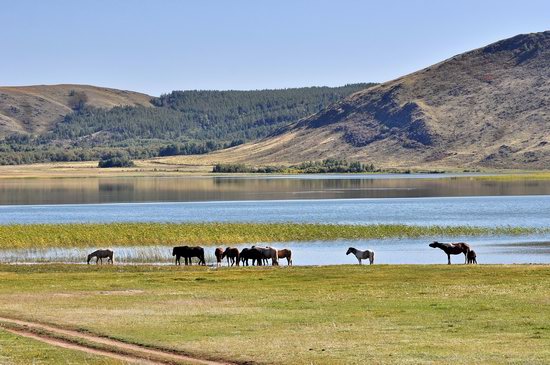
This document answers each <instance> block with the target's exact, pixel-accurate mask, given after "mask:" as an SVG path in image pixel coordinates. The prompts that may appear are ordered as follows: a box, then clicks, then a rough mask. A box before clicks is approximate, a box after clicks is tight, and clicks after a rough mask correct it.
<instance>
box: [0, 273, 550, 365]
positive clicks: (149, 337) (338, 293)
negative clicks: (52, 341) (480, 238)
mask: <svg viewBox="0 0 550 365" xmlns="http://www.w3.org/2000/svg"><path fill="white" fill-rule="evenodd" d="M0 278H1V280H0V315H4V316H9V317H15V318H22V319H28V320H35V321H42V322H45V323H53V324H56V325H61V326H65V327H68V328H74V329H83V330H87V331H90V332H92V333H96V334H102V335H106V336H110V337H113V338H117V339H122V340H125V341H128V342H133V343H139V344H147V345H151V346H157V347H162V348H168V349H177V350H181V351H185V352H187V353H189V354H193V355H196V356H205V357H209V358H216V359H225V360H231V361H236V362H240V363H245V362H247V363H257V364H365V363H391V364H431V363H438V364H445V363H446V364H472V363H493V364H502V363H510V364H526V363H529V364H547V363H549V362H550V346H549V344H550V322H549V321H548V318H550V305H549V304H550V303H549V301H548V298H549V294H550V266H548V265H510V266H507V265H499V266H490V265H475V266H472V265H453V266H447V265H426V266H422V265H395V266H389V265H373V266H362V267H360V266H358V265H349V266H348V265H345V266H325V267H290V268H289V267H284V268H282V267H280V268H273V267H264V268H237V269H231V270H228V269H217V270H214V269H208V268H198V267H193V268H176V267H172V266H170V267H158V266H124V267H120V266H119V267H117V266H114V267H110V266H103V267H96V266H80V265H30V266H29V265H16V266H13V265H0ZM14 341H20V342H18V343H20V344H23V343H25V341H29V340H26V339H21V340H19V339H15V338H13V337H12V336H11V335H9V334H8V335H6V334H5V333H3V332H0V344H7V343H13V342H14ZM31 342H32V341H31ZM0 346H1V345H0ZM29 346H31V347H29V348H30V349H32V350H33V351H34V350H36V349H37V348H41V347H40V346H42V345H39V344H35V343H31V344H30V345H29ZM46 350H47V351H46ZM46 350H44V351H45V352H44V355H42V358H43V359H44V361H43V362H39V363H44V364H58V363H64V362H57V361H56V359H57V358H58V357H56V356H61V355H60V354H61V353H62V352H63V351H64V350H59V351H60V354H51V355H48V354H49V352H48V351H49V350H48V349H46ZM27 351H29V350H28V348H27V347H26V346H22V345H21V346H18V347H12V346H10V347H9V349H7V347H4V348H0V354H1V356H3V359H6V362H7V363H15V364H18V363H24V361H22V360H18V359H24V358H25V356H26V355H25V353H26V352H27ZM48 356H51V357H48ZM68 356H69V358H70V356H72V355H68ZM75 356H76V355H75ZM82 356H84V355H82ZM48 359H50V360H51V361H50V360H48ZM74 359H75V361H74V362H73V363H80V362H78V361H76V359H77V358H74ZM94 361H95V360H94ZM85 363H86V362H85ZM87 363H91V364H96V363H100V362H92V361H90V362H87Z"/></svg>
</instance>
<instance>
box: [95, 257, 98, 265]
mask: <svg viewBox="0 0 550 365" xmlns="http://www.w3.org/2000/svg"><path fill="white" fill-rule="evenodd" d="M95 264H96V265H99V256H97V257H96V258H95Z"/></svg>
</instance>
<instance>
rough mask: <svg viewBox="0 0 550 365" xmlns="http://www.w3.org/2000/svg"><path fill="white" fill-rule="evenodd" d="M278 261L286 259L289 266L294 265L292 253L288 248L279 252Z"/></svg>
mask: <svg viewBox="0 0 550 365" xmlns="http://www.w3.org/2000/svg"><path fill="white" fill-rule="evenodd" d="M277 258H278V259H286V261H287V264H288V266H291V265H292V251H290V250H289V249H287V248H284V249H282V250H279V251H277Z"/></svg>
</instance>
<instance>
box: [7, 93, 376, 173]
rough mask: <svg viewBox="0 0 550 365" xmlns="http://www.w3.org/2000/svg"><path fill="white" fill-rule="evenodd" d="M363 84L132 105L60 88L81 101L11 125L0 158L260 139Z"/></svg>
mask: <svg viewBox="0 0 550 365" xmlns="http://www.w3.org/2000/svg"><path fill="white" fill-rule="evenodd" d="M369 86H372V85H371V84H353V85H346V86H342V87H335V88H330V87H310V88H297V89H283V90H256V91H174V92H172V93H170V94H166V95H162V96H160V97H158V98H151V99H150V100H148V101H147V103H143V104H141V105H137V106H136V105H125V106H115V105H114V104H113V105H108V106H107V107H105V105H104V104H101V103H99V101H98V100H97V98H96V97H95V96H93V95H90V96H88V91H86V90H73V89H71V90H69V91H67V93H66V94H63V95H62V96H63V97H64V98H66V99H67V100H64V102H65V104H71V93H72V94H75V93H76V96H77V97H78V96H80V95H84V97H85V99H86V101H85V102H82V103H80V104H78V103H76V105H75V101H74V100H72V104H73V105H71V106H72V111H71V109H70V108H69V107H68V106H66V105H64V104H62V103H58V104H59V105H58V104H53V105H57V106H58V107H59V108H64V109H63V110H62V111H59V110H57V109H56V112H57V113H58V114H57V118H58V119H59V118H61V119H59V120H57V121H56V122H52V121H50V122H49V124H48V125H47V126H42V125H41V126H40V128H39V127H38V126H37V125H33V124H32V121H29V123H28V124H29V126H28V127H26V129H25V128H24V127H21V128H15V127H14V130H13V132H17V133H12V134H8V135H6V136H5V138H4V139H3V140H2V139H0V164H20V163H34V162H48V161H82V160H90V159H97V158H98V157H99V156H100V155H102V154H105V153H107V152H109V151H114V150H118V151H121V150H123V151H125V153H128V154H129V155H130V156H131V157H132V158H148V157H155V156H166V155H180V154H200V153H205V152H209V151H212V150H216V149H220V148H227V147H231V146H235V145H238V144H242V143H244V142H245V141H250V140H256V139H260V138H263V137H265V136H267V135H270V134H272V133H273V132H275V131H276V130H278V129H279V128H282V127H286V126H287V125H289V124H291V123H293V122H296V121H297V120H299V119H301V118H303V117H306V116H308V115H310V114H313V113H316V112H318V111H320V110H322V109H323V108H325V107H327V106H328V105H330V104H332V103H334V102H337V101H338V100H341V99H343V98H344V97H346V96H348V95H350V94H352V93H354V92H357V91H359V90H363V89H365V88H367V87H369ZM58 96H59V95H58ZM73 99H74V95H73ZM149 101H150V103H149ZM8 102H11V103H12V104H10V105H11V106H10V107H9V108H8V109H9V110H11V109H14V108H15V109H17V110H19V109H18V108H19V106H17V105H19V104H17V103H16V101H13V100H12V101H7V102H6V103H8ZM50 104H51V103H50ZM148 106H153V107H148ZM109 107H111V108H109ZM15 109H14V110H15ZM67 109H68V113H67ZM62 112H65V114H66V115H64V116H62ZM35 114H36V113H35ZM33 115H34V114H33ZM37 115H41V120H42V119H44V120H46V119H47V118H50V119H51V118H53V116H51V115H42V114H40V113H38V114H37ZM35 119H36V118H35ZM10 125H11V124H10ZM6 126H7V124H6ZM6 128H7V127H6Z"/></svg>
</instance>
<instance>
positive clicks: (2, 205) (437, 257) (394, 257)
mask: <svg viewBox="0 0 550 365" xmlns="http://www.w3.org/2000/svg"><path fill="white" fill-rule="evenodd" d="M112 222H262V223H269V222H294V223H333V224H375V223H378V224H409V225H443V226H447V225H448V226H456V225H471V226H485V227H494V226H523V227H550V180H540V181H539V180H537V181H530V180H513V181H491V180H485V179H478V178H477V177H476V176H475V175H470V176H464V175H460V176H457V175H448V174H418V175H414V174H413V175H297V176H286V175H285V176H200V177H199V176H196V177H195V176H189V177H121V178H74V179H73V178H68V179H65V178H64V179H4V180H1V179H0V224H31V223H112ZM438 239H440V240H444V239H449V240H452V241H457V240H458V239H457V238H453V239H451V238H445V237H438ZM464 240H466V241H467V242H469V243H471V244H472V245H473V246H474V247H475V248H476V250H477V251H478V255H479V262H480V263H548V262H550V244H549V242H550V237H549V236H545V235H542V236H541V235H535V236H525V237H476V238H464ZM427 243H428V240H427V239H387V240H378V241H342V240H336V241H328V242H288V243H281V244H277V243H274V244H273V245H275V246H279V247H281V246H284V247H290V248H291V249H292V250H293V251H294V255H295V259H294V261H295V264H297V265H320V264H345V263H350V264H353V263H354V262H355V258H353V257H351V256H345V254H344V253H345V250H346V248H347V247H348V246H352V245H353V246H356V247H358V248H367V247H368V248H371V249H374V250H375V251H376V252H377V258H376V261H377V263H388V264H396V263H445V256H444V254H443V253H442V252H440V251H439V250H434V249H430V248H429V247H428V246H427ZM98 245H99V246H101V238H99V237H98ZM241 247H242V246H241ZM88 250H89V249H72V248H57V249H48V250H2V251H1V252H0V262H16V261H18V262H40V261H45V262H51V261H53V262H57V261H59V262H82V258H83V257H85V254H86V252H87V251H88ZM116 251H117V256H118V261H119V262H123V263H124V262H126V263H138V262H155V263H169V262H171V260H172V257H171V256H170V253H171V250H170V247H133V248H127V247H125V248H123V247H119V248H116ZM211 256H212V255H211V254H210V257H211ZM462 260H463V258H462V257H455V259H454V261H455V262H457V263H458V262H461V261H462Z"/></svg>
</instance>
